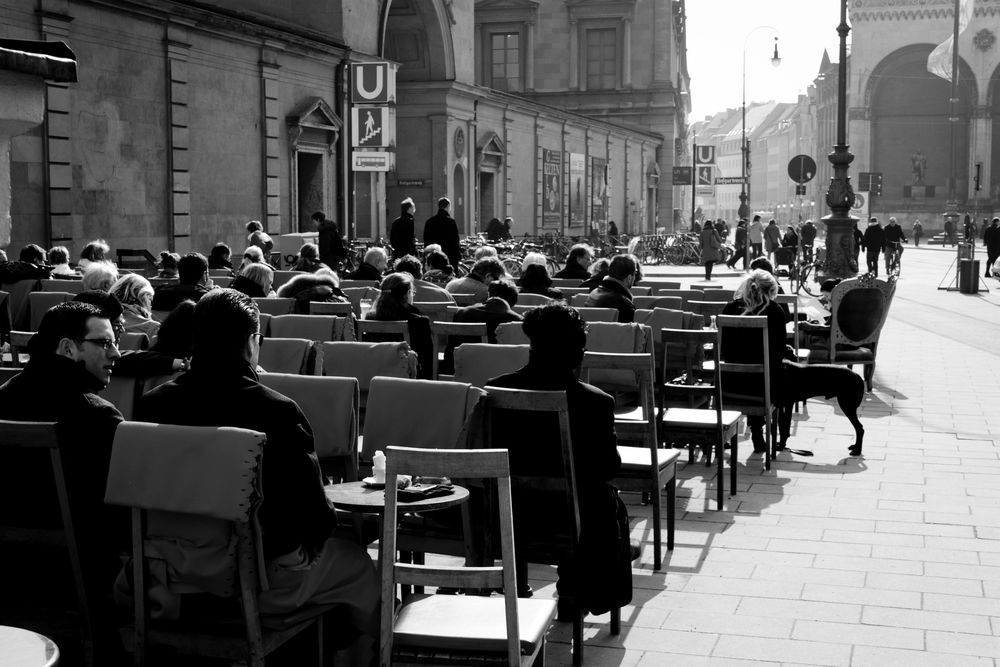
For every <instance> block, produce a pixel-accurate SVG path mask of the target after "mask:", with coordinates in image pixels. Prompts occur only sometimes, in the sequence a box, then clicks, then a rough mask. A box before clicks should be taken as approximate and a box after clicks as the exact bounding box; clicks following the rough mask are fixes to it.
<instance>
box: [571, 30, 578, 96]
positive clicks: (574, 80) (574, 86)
mask: <svg viewBox="0 0 1000 667" xmlns="http://www.w3.org/2000/svg"><path fill="white" fill-rule="evenodd" d="M569 89H570V90H579V89H580V31H579V28H578V24H577V22H576V21H575V20H573V19H570V21H569Z"/></svg>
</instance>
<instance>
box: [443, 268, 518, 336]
mask: <svg viewBox="0 0 1000 667" xmlns="http://www.w3.org/2000/svg"><path fill="white" fill-rule="evenodd" d="M487 293H488V294H489V298H487V299H486V301H484V302H483V303H477V304H476V305H474V306H466V307H465V308H459V309H458V310H456V311H455V317H454V318H453V319H454V321H455V322H485V323H486V334H487V336H489V341H490V342H491V343H496V342H497V327H498V326H500V325H501V324H503V323H504V322H520V321H521V319H522V318H521V316H520V315H518V314H517V313H515V312H514V311H513V310H512V308H513V307H514V306H516V305H517V288H516V287H515V286H514V283H513V282H511V281H510V279H508V278H501V279H500V280H495V281H493V282H491V283H490V285H489V287H488V288H487Z"/></svg>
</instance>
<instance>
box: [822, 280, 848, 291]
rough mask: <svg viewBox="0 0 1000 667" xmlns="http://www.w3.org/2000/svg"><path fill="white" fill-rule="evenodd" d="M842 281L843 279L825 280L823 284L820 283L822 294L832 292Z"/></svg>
mask: <svg viewBox="0 0 1000 667" xmlns="http://www.w3.org/2000/svg"><path fill="white" fill-rule="evenodd" d="M841 280H843V279H842V278H830V279H829V280H824V281H823V282H822V283H820V286H819V291H820V292H832V291H833V288H834V287H836V286H837V285H839V284H840V281H841Z"/></svg>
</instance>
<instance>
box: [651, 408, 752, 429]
mask: <svg viewBox="0 0 1000 667" xmlns="http://www.w3.org/2000/svg"><path fill="white" fill-rule="evenodd" d="M741 416H742V413H740V412H737V411H735V410H723V411H722V426H723V428H726V427H729V426H732V425H733V424H735V423H737V422H738V421H739V420H740V417H741ZM662 423H663V424H665V425H669V426H675V427H680V428H685V427H686V428H701V427H707V426H712V425H713V424H715V410H698V409H692V408H667V411H666V413H665V414H664V415H663V421H662Z"/></svg>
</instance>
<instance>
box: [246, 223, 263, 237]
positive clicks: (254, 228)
mask: <svg viewBox="0 0 1000 667" xmlns="http://www.w3.org/2000/svg"><path fill="white" fill-rule="evenodd" d="M262 231H264V225H262V224H260V220H251V221H250V222H248V223H247V233H248V234H253V233H254V232H262Z"/></svg>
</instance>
